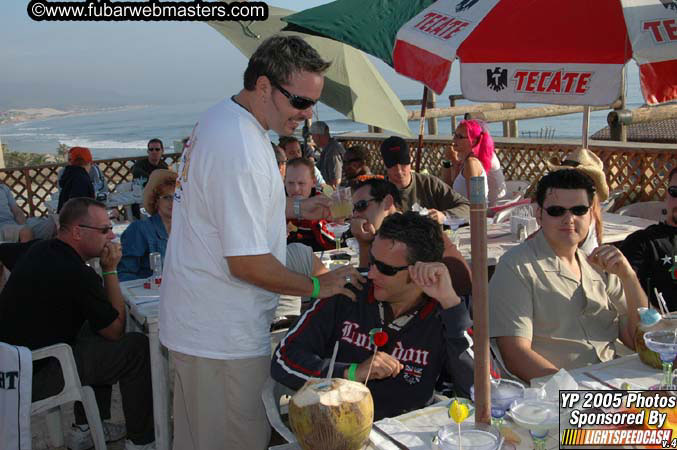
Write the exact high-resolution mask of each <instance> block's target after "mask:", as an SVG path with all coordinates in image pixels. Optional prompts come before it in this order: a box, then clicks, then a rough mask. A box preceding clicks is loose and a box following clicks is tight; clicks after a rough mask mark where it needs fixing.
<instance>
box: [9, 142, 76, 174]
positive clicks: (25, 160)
mask: <svg viewBox="0 0 677 450" xmlns="http://www.w3.org/2000/svg"><path fill="white" fill-rule="evenodd" d="M68 148H69V147H68V146H67V145H65V144H59V147H58V148H57V152H56V155H54V154H51V153H27V152H13V151H11V150H10V149H9V146H7V145H6V144H2V154H3V156H4V159H5V167H7V168H17V167H25V166H39V165H42V164H54V163H62V162H65V161H66V159H67V153H68Z"/></svg>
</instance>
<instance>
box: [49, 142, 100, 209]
mask: <svg viewBox="0 0 677 450" xmlns="http://www.w3.org/2000/svg"><path fill="white" fill-rule="evenodd" d="M68 154H69V165H67V166H66V167H65V168H64V170H63V173H62V174H61V178H59V188H61V193H60V194H59V206H58V207H57V209H56V212H57V213H58V212H60V211H61V207H62V206H63V205H64V204H65V203H66V202H67V201H68V200H70V199H71V198H75V197H87V198H91V199H93V198H94V186H93V185H92V180H91V179H90V178H89V169H91V167H92V153H91V152H90V151H89V149H88V148H87V147H73V148H71V149H70V151H69V152H68Z"/></svg>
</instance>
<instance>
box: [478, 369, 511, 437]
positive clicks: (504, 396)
mask: <svg viewBox="0 0 677 450" xmlns="http://www.w3.org/2000/svg"><path fill="white" fill-rule="evenodd" d="M470 398H471V399H472V401H473V402H474V401H475V386H474V385H473V386H470ZM523 398H524V386H522V385H521V384H520V383H518V382H517V381H512V380H503V379H501V380H494V379H492V380H491V424H492V425H493V426H495V427H497V428H499V429H500V427H501V425H503V422H504V419H503V417H504V416H505V413H506V412H507V411H508V410H509V409H510V405H511V404H512V403H513V402H514V401H516V400H521V399H523Z"/></svg>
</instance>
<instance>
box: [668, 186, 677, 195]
mask: <svg viewBox="0 0 677 450" xmlns="http://www.w3.org/2000/svg"><path fill="white" fill-rule="evenodd" d="M668 194H670V197H672V198H677V186H670V187H669V188H668Z"/></svg>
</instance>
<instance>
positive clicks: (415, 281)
mask: <svg viewBox="0 0 677 450" xmlns="http://www.w3.org/2000/svg"><path fill="white" fill-rule="evenodd" d="M443 252H444V242H443V239H442V228H441V227H440V225H438V224H437V223H435V221H434V220H432V219H430V218H428V217H423V216H421V215H419V214H418V213H415V212H407V213H404V214H393V215H390V216H388V217H387V218H386V219H385V220H384V221H383V224H382V225H381V227H380V229H379V231H378V234H377V236H376V238H375V239H374V242H373V244H372V246H371V255H370V256H371V267H370V269H369V282H368V283H366V284H365V285H364V287H363V288H362V290H361V291H360V292H359V293H358V295H357V301H355V302H353V301H351V300H350V299H349V298H347V297H344V296H336V297H332V298H325V299H318V300H317V301H316V302H315V304H314V305H313V306H312V307H311V308H310V309H309V310H308V311H306V313H305V314H304V315H302V316H301V319H300V320H299V321H298V323H297V324H296V326H295V327H294V328H292V329H290V330H289V333H288V334H287V336H286V337H285V338H284V339H283V340H282V341H281V342H280V344H279V345H278V347H277V349H276V351H275V354H274V355H273V361H272V367H271V375H272V377H273V378H274V379H275V380H277V381H278V382H279V383H282V384H284V385H286V386H288V387H290V388H292V389H299V388H300V387H301V386H303V384H304V383H305V382H306V381H307V380H308V379H310V378H311V377H325V376H327V371H328V370H329V362H330V359H331V356H332V351H333V348H334V343H335V342H337V341H339V342H340V344H339V350H338V355H337V358H336V363H335V365H334V371H333V373H332V374H331V375H332V376H333V377H338V378H348V379H351V380H355V381H360V382H364V381H365V379H366V376H367V372H368V371H369V367H370V365H371V366H372V367H371V374H370V376H369V382H368V387H369V388H370V390H371V394H372V397H373V398H374V420H379V419H381V418H383V417H393V416H397V415H399V414H402V413H404V412H407V411H410V410H414V409H418V408H422V407H424V406H426V405H427V404H428V403H429V402H431V400H432V397H433V390H434V388H435V383H436V382H437V379H438V377H439V376H440V373H441V372H442V371H443V370H444V369H446V373H448V374H450V376H451V377H452V378H453V383H454V388H455V390H456V392H457V394H458V395H465V396H468V392H469V390H470V386H471V385H472V383H473V361H472V358H471V356H470V354H469V352H468V349H469V346H470V340H469V338H468V337H467V334H466V330H467V329H468V327H470V325H471V321H470V317H469V315H468V311H467V309H466V307H465V305H464V304H463V303H462V302H461V301H460V298H459V296H458V295H456V292H455V291H454V288H453V286H452V284H451V280H450V278H449V271H448V270H447V268H446V266H445V265H444V264H443V263H442V262H441V261H442V254H443ZM348 281H349V280H346V282H348ZM374 328H380V329H382V330H383V331H385V332H386V333H387V334H388V341H387V343H386V344H385V345H384V346H383V347H381V348H379V349H378V351H376V353H374V345H373V344H372V343H371V342H370V339H369V332H370V330H372V329H374Z"/></svg>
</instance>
